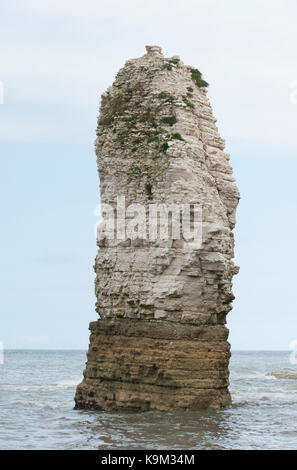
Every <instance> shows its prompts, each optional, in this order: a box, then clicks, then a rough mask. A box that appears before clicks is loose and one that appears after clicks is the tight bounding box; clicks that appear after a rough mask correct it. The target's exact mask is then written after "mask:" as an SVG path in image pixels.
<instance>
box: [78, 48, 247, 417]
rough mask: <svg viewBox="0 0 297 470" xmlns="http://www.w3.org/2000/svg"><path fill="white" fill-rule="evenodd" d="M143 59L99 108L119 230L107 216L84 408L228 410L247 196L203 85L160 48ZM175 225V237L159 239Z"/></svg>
mask: <svg viewBox="0 0 297 470" xmlns="http://www.w3.org/2000/svg"><path fill="white" fill-rule="evenodd" d="M146 49H147V53H146V54H145V55H144V56H143V57H140V58H139V59H133V60H129V61H128V62H126V64H125V66H124V67H123V68H122V69H121V70H120V71H119V73H118V74H117V76H116V79H115V81H114V83H113V85H112V87H110V88H109V89H108V90H107V91H106V93H104V94H103V96H102V101H101V110H100V115H99V118H98V130H97V136H98V137H97V139H96V144H95V145H96V154H97V158H98V170H99V175H100V188H101V202H102V203H103V208H105V209H106V207H111V208H112V209H113V210H114V214H115V221H114V225H113V224H112V223H111V224H110V220H111V218H112V217H111V214H110V213H109V215H108V217H106V219H105V222H106V221H107V222H106V223H105V226H104V227H105V228H102V227H101V228H100V230H99V232H100V236H99V239H98V245H99V251H98V255H97V257H96V261H95V272H96V281H95V290H96V296H97V304H96V310H97V312H98V314H99V317H100V318H99V320H97V321H95V322H92V323H91V324H90V330H91V336H90V346H89V351H88V359H87V365H86V369H85V371H84V379H83V381H82V383H81V384H79V385H78V387H77V391H76V396H75V402H76V408H90V409H103V410H119V409H123V410H151V409H155V410H171V409H190V410H196V409H201V408H208V407H212V408H222V407H226V406H228V405H229V404H230V394H229V391H228V376H229V371H228V363H229V357H230V345H229V343H228V341H227V338H228V329H227V328H226V326H225V323H226V315H227V313H228V312H229V311H230V310H231V308H232V307H231V302H232V300H233V299H234V296H233V293H232V276H233V275H234V274H236V273H237V271H238V268H237V267H236V266H235V265H234V263H233V261H232V258H233V247H234V239H233V233H232V229H233V228H234V225H235V211H236V207H237V204H238V200H239V193H238V190H237V187H236V184H235V181H234V178H233V176H232V168H231V167H230V165H229V156H228V155H227V154H226V153H225V152H224V145H225V144H224V140H223V139H222V138H221V137H220V135H219V133H218V130H217V127H216V125H215V122H216V120H215V118H214V117H213V113H212V109H211V106H210V103H209V101H208V98H207V91H206V87H207V83H206V82H205V81H204V80H203V79H202V76H201V73H200V72H199V71H198V70H196V69H193V68H191V67H189V66H186V65H184V64H183V63H182V62H181V60H180V59H179V57H176V56H175V57H172V58H165V57H164V56H163V55H162V52H161V48H160V47H158V46H147V47H146ZM135 204H138V206H135ZM153 206H158V210H157V211H156V212H154V211H153V210H151V208H152V207H153ZM139 207H141V208H144V209H142V210H140V209H139ZM172 207H175V208H176V207H177V208H178V210H179V209H180V212H178V213H177V214H178V215H176V213H175V215H174V216H173V212H174V211H173V210H172ZM197 207H198V208H199V210H197V211H196V208H197ZM187 208H188V212H187ZM105 209H104V210H105ZM159 209H160V210H159ZM137 211H138V217H140V218H138V219H137V220H138V222H139V221H140V222H139V223H138V225H137V224H136V219H133V217H134V216H135V213H137ZM106 212H108V210H107V209H106ZM139 214H140V215H139ZM197 214H198V215H197ZM196 215H197V218H196ZM166 217H167V222H168V224H169V221H170V220H171V223H173V220H174V221H175V229H173V228H172V227H173V225H171V226H170V227H171V228H169V229H168V232H166V230H165V232H164V233H165V236H164V233H163V236H161V235H160V234H161V225H162V223H163V222H164V221H165V222H166ZM169 219H170V220H169ZM133 220H134V222H133ZM131 221H132V222H131ZM185 221H187V222H188V228H189V227H190V228H191V233H194V231H195V227H197V232H195V233H196V234H197V239H196V240H194V239H191V238H190V237H187V236H185V234H184V231H183V227H182V225H183V223H184V222H185ZM154 222H156V225H157V226H158V227H157V235H158V236H157V237H154V234H155V235H156V233H155V232H154V234H153V235H152V233H151V227H152V225H153V224H154ZM108 223H109V225H108ZM131 223H132V225H133V228H132V229H131ZM129 224H130V225H129ZM176 224H178V229H177V230H176ZM195 224H196V225H195ZM136 225H137V227H136ZM107 227H109V228H107ZM163 228H164V227H163ZM111 233H113V234H115V237H114V238H113V237H112V236H111ZM166 233H167V235H168V237H167V238H166ZM199 237H200V238H199ZM193 240H194V241H193Z"/></svg>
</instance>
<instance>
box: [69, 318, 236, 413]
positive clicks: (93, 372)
mask: <svg viewBox="0 0 297 470" xmlns="http://www.w3.org/2000/svg"><path fill="white" fill-rule="evenodd" d="M90 330H91V337H90V348H89V352H88V362H87V367H86V369H85V371H84V379H83V381H82V383H81V384H80V385H79V386H78V388H77V391H76V396H75V403H76V408H77V409H80V408H87V409H100V410H107V411H113V410H114V411H115V410H121V409H122V410H133V411H147V410H160V411H166V410H172V409H180V410H199V409H203V408H224V407H226V406H228V405H230V403H231V398H230V394H229V391H228V383H229V381H228V376H229V372H228V362H229V358H230V345H229V343H228V342H227V337H228V329H227V328H226V327H225V326H224V325H207V326H197V325H189V324H180V323H173V322H170V321H168V322H166V321H154V320H150V321H143V320H141V321H139V320H132V319H101V320H98V321H97V322H93V323H91V324H90Z"/></svg>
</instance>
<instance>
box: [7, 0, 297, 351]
mask: <svg viewBox="0 0 297 470" xmlns="http://www.w3.org/2000/svg"><path fill="white" fill-rule="evenodd" d="M0 10H1V11H0V41H1V60H0V80H1V81H2V82H3V84H4V104H2V105H0V175H1V186H0V188H1V189H0V191H1V204H2V223H1V268H2V269H1V275H0V276H1V277H0V299H1V300H0V315H1V321H0V340H2V341H3V343H4V346H5V347H6V348H61V349H62V348H63V349H64V348H66V349H67V348H75V349H76V348H86V347H87V344H88V323H89V321H91V320H95V319H96V318H97V314H96V312H95V309H94V303H95V297H94V293H93V290H94V289H93V280H94V274H93V269H92V265H93V260H94V257H95V254H96V244H95V239H94V234H93V227H94V224H95V222H96V218H95V217H94V215H93V211H94V208H95V206H96V205H97V203H98V199H99V184H98V177H97V173H96V172H97V169H96V160H95V154H94V150H93V141H94V138H95V127H96V116H97V112H98V103H99V97H100V95H101V93H102V92H103V91H104V90H105V89H106V88H107V86H109V85H110V84H111V83H112V81H113V79H114V76H115V74H116V72H117V70H118V69H119V67H121V66H122V65H123V64H124V62H125V60H127V59H129V58H132V57H138V56H140V55H143V53H144V46H145V44H159V45H161V46H162V47H163V52H164V54H165V55H166V56H172V55H180V57H181V58H182V60H183V61H184V62H185V63H187V64H189V65H193V66H195V67H197V68H199V69H200V70H201V71H202V72H203V74H204V76H205V78H206V80H208V81H209V82H210V88H209V97H210V99H211V102H212V105H213V109H214V113H215V115H216V117H217V119H218V127H219V130H220V132H221V134H222V136H223V137H224V138H225V139H226V142H227V151H228V152H229V153H230V154H231V164H232V166H233V168H234V174H235V177H236V178H237V182H238V186H239V188H240V192H241V196H242V199H241V202H240V206H239V209H238V224H237V228H236V262H237V264H239V265H240V266H241V271H240V273H239V275H238V276H237V277H236V278H235V280H234V293H235V296H236V300H235V301H234V308H233V311H232V312H231V313H230V314H229V316H228V326H229V328H230V340H231V344H232V348H233V349H288V347H289V343H290V341H291V340H293V339H296V338H297V317H296V313H297V301H296V295H295V292H296V287H295V284H296V272H295V271H296V269H295V266H296V264H297V255H296V246H295V240H296V229H297V221H296V203H297V185H296V170H297V141H296V117H297V104H294V101H295V100H294V96H293V92H294V88H292V87H294V86H296V84H295V85H294V82H296V80H297V63H296V55H297V39H296V28H297V4H296V2H295V1H294V0H292V1H289V0H287V1H286V0H279V1H277V0H270V1H269V0H262V1H261V2H259V1H258V0H251V1H250V2H238V1H235V0H225V1H224V2H222V1H220V0H216V1H214V0H207V1H206V0H201V1H198V0H196V1H194V0H183V1H181V0H175V1H174V0H171V1H169V0H168V1H167V0H163V1H162V2H159V1H156V0H151V1H150V2H148V1H141V0H139V1H131V0H127V1H125V2H121V1H120V0H114V1H112V0H109V1H100V2H98V1H95V0H85V1H73V0H72V1H70V0H59V1H58V0H52V1H47V0H43V1H41V2H40V0H39V1H37V0H26V2H22V1H20V0H18V1H17V0H10V2H6V4H5V5H3V4H2V5H1V7H0ZM290 95H291V99H290Z"/></svg>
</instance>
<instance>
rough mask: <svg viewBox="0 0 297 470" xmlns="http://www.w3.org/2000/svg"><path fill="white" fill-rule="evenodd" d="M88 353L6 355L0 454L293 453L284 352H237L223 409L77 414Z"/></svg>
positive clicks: (1, 374)
mask: <svg viewBox="0 0 297 470" xmlns="http://www.w3.org/2000/svg"><path fill="white" fill-rule="evenodd" d="M85 361H86V352H85V351H37V350H34V351H33V350H30V351H29V350H10V351H5V355H4V364H1V365H0V449H296V448H297V366H296V365H292V364H291V363H290V353H289V352H271V351H265V352H263V351H262V352H237V351H234V352H233V353H232V358H231V362H230V391H231V394H232V401H233V404H232V406H231V407H229V408H227V409H225V410H210V411H197V412H193V411H183V412H182V411H172V412H168V413H167V412H166V413H160V412H155V411H152V412H144V413H127V412H126V413H123V412H121V413H109V412H99V411H85V410H74V409H73V407H74V401H73V398H74V394H75V388H76V385H77V384H78V383H79V382H80V381H81V379H82V371H83V369H84V364H85Z"/></svg>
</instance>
